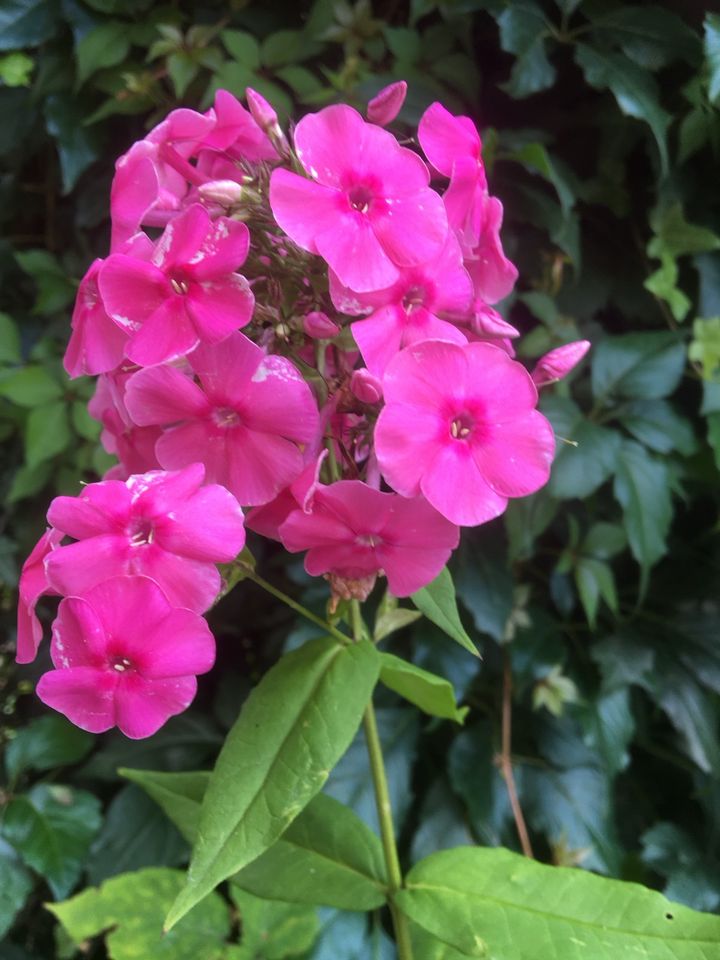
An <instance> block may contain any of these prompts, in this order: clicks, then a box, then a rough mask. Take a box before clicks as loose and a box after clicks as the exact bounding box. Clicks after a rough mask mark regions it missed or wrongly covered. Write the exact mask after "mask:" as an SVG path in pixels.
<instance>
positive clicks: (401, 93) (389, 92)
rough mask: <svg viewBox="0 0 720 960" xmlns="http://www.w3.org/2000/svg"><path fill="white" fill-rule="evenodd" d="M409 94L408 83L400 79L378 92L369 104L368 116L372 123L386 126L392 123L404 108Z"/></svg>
mask: <svg viewBox="0 0 720 960" xmlns="http://www.w3.org/2000/svg"><path fill="white" fill-rule="evenodd" d="M406 95H407V83H405V81H404V80H398V81H397V82H396V83H391V84H390V85H389V86H387V87H383V88H382V90H381V91H380V92H379V93H378V94H376V95H375V96H374V97H373V98H372V100H371V101H370V103H368V105H367V118H368V120H369V121H370V123H377V124H378V125H379V126H381V127H386V126H387V125H388V124H389V123H392V122H393V120H394V119H395V117H396V116H397V115H398V114H399V113H400V111H401V110H402V105H403V104H404V103H405V97H406Z"/></svg>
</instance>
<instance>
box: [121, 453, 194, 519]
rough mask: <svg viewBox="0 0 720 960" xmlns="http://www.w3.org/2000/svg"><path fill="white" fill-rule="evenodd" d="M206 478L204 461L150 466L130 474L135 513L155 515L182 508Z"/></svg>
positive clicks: (129, 487) (154, 516) (159, 517)
mask: <svg viewBox="0 0 720 960" xmlns="http://www.w3.org/2000/svg"><path fill="white" fill-rule="evenodd" d="M204 480H205V468H204V467H203V465H202V463H191V464H190V465H189V466H187V467H185V468H184V469H183V470H172V471H165V470H150V471H149V472H147V473H139V474H135V476H132V477H129V478H128V480H127V482H126V486H127V489H128V492H129V493H130V495H131V497H132V498H133V513H134V514H135V515H139V516H143V517H152V518H153V519H161V518H164V517H165V516H166V515H167V514H168V513H170V512H172V511H175V510H177V509H182V508H183V507H184V506H185V504H186V502H187V501H188V500H190V498H191V497H194V496H195V494H196V493H197V492H198V490H199V489H200V488H201V486H202V484H203V482H204Z"/></svg>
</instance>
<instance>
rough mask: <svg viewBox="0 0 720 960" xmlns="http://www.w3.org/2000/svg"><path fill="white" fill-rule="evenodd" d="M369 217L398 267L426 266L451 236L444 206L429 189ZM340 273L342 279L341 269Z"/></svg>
mask: <svg viewBox="0 0 720 960" xmlns="http://www.w3.org/2000/svg"><path fill="white" fill-rule="evenodd" d="M369 216H370V220H371V223H372V227H373V230H374V231H375V235H376V237H377V238H378V240H379V241H380V243H381V244H382V247H383V250H385V252H386V253H387V254H388V256H389V257H390V258H391V260H392V261H393V262H394V263H396V264H398V265H399V266H412V265H414V264H418V263H427V262H428V261H429V260H431V259H432V258H433V257H437V256H438V255H439V254H440V252H441V250H442V248H443V247H444V246H445V241H446V239H447V235H448V221H447V215H446V213H445V205H444V204H443V202H442V198H441V197H440V196H438V194H437V193H435V191H434V190H431V189H430V188H429V187H428V188H425V189H423V190H420V191H418V192H417V193H414V194H411V195H410V196H407V197H393V198H392V199H388V201H387V205H386V206H385V207H384V208H383V209H382V210H381V212H380V213H379V214H378V215H377V216H376V215H374V212H373V209H372V207H371V208H370V212H369ZM337 273H338V276H340V277H341V278H342V274H341V273H340V271H339V270H338V271H337ZM348 285H349V286H350V287H352V288H353V290H361V289H363V288H361V287H359V286H357V285H355V284H353V283H349V284H348ZM386 286H387V284H386ZM365 289H368V288H367V287H366V288H365ZM374 289H378V288H377V287H375V288H374Z"/></svg>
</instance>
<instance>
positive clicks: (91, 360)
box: [63, 233, 153, 377]
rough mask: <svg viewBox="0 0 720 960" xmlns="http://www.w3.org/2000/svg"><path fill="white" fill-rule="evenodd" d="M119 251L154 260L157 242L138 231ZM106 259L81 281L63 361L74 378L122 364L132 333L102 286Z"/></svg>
mask: <svg viewBox="0 0 720 960" xmlns="http://www.w3.org/2000/svg"><path fill="white" fill-rule="evenodd" d="M118 252H119V253H124V254H127V255H128V256H133V257H137V258H138V259H140V260H150V257H151V256H152V252H153V243H152V241H151V240H150V238H149V237H148V236H147V235H146V234H144V233H136V234H134V235H133V236H132V237H130V238H129V239H128V240H127V241H125V243H123V244H122V245H121V246H120V249H119V251H118ZM103 263H104V260H100V259H98V260H94V261H93V263H92V264H91V265H90V268H89V270H88V271H87V273H86V274H85V276H84V277H83V278H82V280H81V281H80V287H79V289H78V292H77V297H76V298H75V307H74V309H73V315H72V321H71V326H72V333H71V334H70V341H69V343H68V345H67V350H66V351H65V357H64V359H63V363H64V366H65V369H66V370H67V372H68V374H69V375H70V376H71V377H79V376H82V375H84V374H89V375H91V376H95V375H97V374H99V373H107V372H109V371H110V370H114V369H115V368H116V367H117V366H119V364H120V363H122V360H123V357H124V356H125V345H126V343H127V339H128V332H127V330H124V329H123V328H122V327H119V326H118V325H117V324H116V323H115V322H114V321H113V320H112V318H111V317H109V316H108V314H107V312H106V310H105V306H104V304H103V301H102V297H101V296H100V290H99V289H98V276H99V273H100V268H101V267H102V265H103Z"/></svg>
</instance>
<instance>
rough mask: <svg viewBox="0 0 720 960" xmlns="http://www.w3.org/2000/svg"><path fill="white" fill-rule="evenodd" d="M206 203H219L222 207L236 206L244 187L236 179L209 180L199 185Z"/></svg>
mask: <svg viewBox="0 0 720 960" xmlns="http://www.w3.org/2000/svg"><path fill="white" fill-rule="evenodd" d="M198 193H199V194H200V197H201V199H202V201H203V202H204V203H219V204H220V206H221V207H224V208H227V207H234V206H235V205H236V204H238V203H240V198H241V197H242V193H243V188H242V186H241V185H240V184H239V183H236V182H235V180H208V182H207V183H202V184H200V186H199V187H198Z"/></svg>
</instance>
